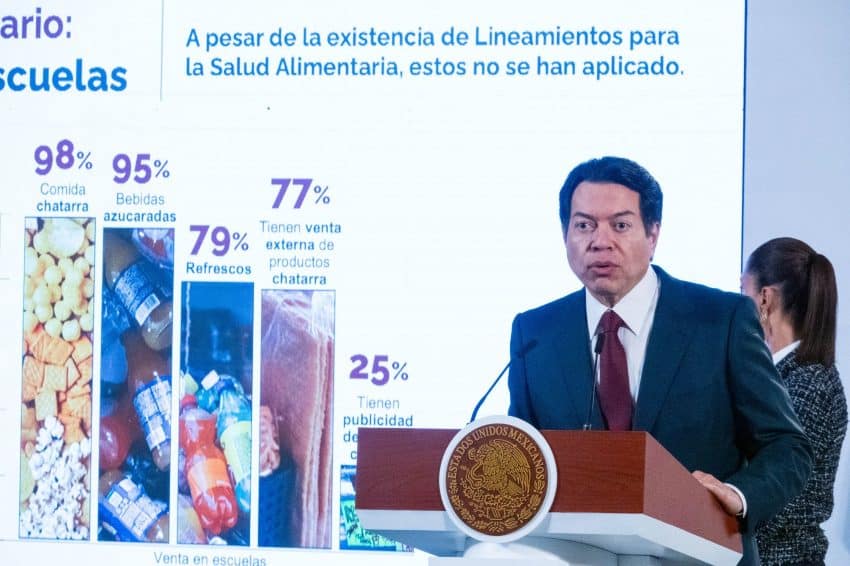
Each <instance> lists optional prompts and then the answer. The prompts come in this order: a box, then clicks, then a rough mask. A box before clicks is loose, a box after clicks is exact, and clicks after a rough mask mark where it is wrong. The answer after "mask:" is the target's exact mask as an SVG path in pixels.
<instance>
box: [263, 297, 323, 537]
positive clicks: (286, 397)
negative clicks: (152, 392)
mask: <svg viewBox="0 0 850 566" xmlns="http://www.w3.org/2000/svg"><path fill="white" fill-rule="evenodd" d="M334 316H335V311H334V293H333V291H309V290H297V291H288V290H264V291H263V292H262V334H261V338H260V343H261V348H262V356H261V358H262V367H261V371H260V383H261V385H260V403H261V408H260V411H261V419H262V420H261V421H260V436H261V438H260V467H261V469H260V470H259V476H260V481H259V484H260V485H259V490H260V494H259V495H260V499H259V501H260V509H259V517H258V520H259V522H258V525H259V526H258V530H259V533H258V534H259V543H260V546H281V547H302V548H330V546H331V532H332V522H331V518H332V517H331V511H332V509H331V508H332V505H331V503H332V502H331V462H332V457H333V453H332V449H331V438H332V435H331V423H332V416H333V415H332V412H333V411H332V403H333V376H334Z"/></svg>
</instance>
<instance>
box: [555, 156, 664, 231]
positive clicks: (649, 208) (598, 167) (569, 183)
mask: <svg viewBox="0 0 850 566" xmlns="http://www.w3.org/2000/svg"><path fill="white" fill-rule="evenodd" d="M584 181H588V182H590V183H617V184H618V185H623V186H624V187H627V188H629V189H631V190H633V191H635V192H636V193H637V194H638V196H639V197H640V215H641V218H642V219H643V227H644V230H646V232H647V233H649V229H650V228H651V227H652V226H653V225H655V224H657V223H660V222H661V206H662V201H663V195H662V194H661V187H660V186H659V185H658V181H656V180H655V178H654V177H653V176H652V175H650V174H649V171H647V170H646V169H644V168H643V167H641V166H640V165H638V164H637V163H635V162H634V161H632V160H630V159H625V158H623V157H611V156H607V157H600V158H599V159H591V160H589V161H585V162H584V163H581V164H579V165H577V166H576V167H575V169H573V170H572V171H570V174H569V175H567V180H566V181H564V186H563V187H561V193H560V195H559V200H560V215H561V226H562V228H563V229H564V230H566V229H567V227H568V226H569V222H570V214H571V210H570V209H571V206H572V200H573V193H574V192H575V190H576V187H578V186H579V185H580V184H581V183H583V182H584Z"/></svg>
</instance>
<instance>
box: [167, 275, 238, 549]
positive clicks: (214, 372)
mask: <svg viewBox="0 0 850 566" xmlns="http://www.w3.org/2000/svg"><path fill="white" fill-rule="evenodd" d="M253 316H254V286H253V284H250V283H220V282H186V283H184V284H183V287H182V309H181V317H182V318H181V320H182V326H181V332H180V349H181V354H180V366H181V372H182V375H181V379H180V416H179V429H180V463H179V466H180V467H179V471H178V478H179V479H178V492H179V493H178V502H179V505H180V507H179V509H178V511H177V528H178V533H177V542H178V543H189V544H229V545H245V546H247V545H248V544H249V542H250V522H251V453H252V442H251V427H252V422H253V421H252V407H251V398H252V367H253V363H252V354H251V352H252V341H253Z"/></svg>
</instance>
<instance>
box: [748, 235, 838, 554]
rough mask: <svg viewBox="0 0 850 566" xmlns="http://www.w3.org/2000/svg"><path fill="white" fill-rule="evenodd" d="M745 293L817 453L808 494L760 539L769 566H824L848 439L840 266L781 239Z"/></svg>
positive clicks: (758, 263)
mask: <svg viewBox="0 0 850 566" xmlns="http://www.w3.org/2000/svg"><path fill="white" fill-rule="evenodd" d="M741 289H742V290H743V292H744V293H745V294H746V295H747V296H749V297H750V298H751V299H752V300H753V301H754V302H755V304H756V308H757V310H758V313H759V320H760V321H761V326H762V328H763V329H764V334H765V339H766V340H767V345H768V347H769V348H770V351H771V352H772V353H773V362H774V363H775V364H776V369H777V370H778V371H779V375H780V376H781V378H782V381H783V382H784V384H785V386H786V387H787V388H788V394H789V395H790V397H791V402H792V404H793V405H794V409H795V411H796V412H797V416H798V417H799V419H800V422H801V424H802V425H803V428H804V429H805V432H806V435H807V436H808V437H809V441H810V442H811V445H812V448H813V450H814V455H815V461H814V469H813V471H812V475H811V477H810V478H809V481H808V483H807V484H806V487H805V488H804V490H803V492H802V493H801V494H800V495H799V496H798V497H797V498H796V499H794V500H792V501H791V502H790V503H789V504H788V505H787V506H786V507H785V509H783V510H782V511H781V512H780V513H779V514H778V515H776V516H775V517H774V518H773V519H772V520H770V521H768V522H767V523H765V524H763V525H762V526H760V527H759V529H758V531H757V533H756V539H757V541H758V548H759V554H760V555H761V562H762V564H823V563H824V556H825V555H826V549H827V545H828V542H827V539H826V535H825V534H824V532H823V529H821V527H820V524H821V523H822V522H823V521H825V520H826V519H827V518H829V516H830V514H831V513H832V506H833V493H832V488H833V483H834V482H835V472H836V469H837V468H838V458H839V455H840V452H841V443H842V441H843V440H844V434H845V433H846V431H847V401H846V399H845V397H844V389H843V387H842V385H841V380H840V379H839V376H838V370H837V369H836V367H835V328H836V319H837V308H838V288H837V285H836V282H835V272H834V270H833V268H832V264H831V263H830V262H829V260H828V259H827V258H826V257H824V256H823V255H821V254H819V253H817V252H816V251H815V250H813V249H812V248H811V247H810V246H809V245H808V244H806V243H805V242H801V241H800V240H796V239H794V238H776V239H774V240H770V241H768V242H766V243H764V244H762V245H761V246H759V247H758V248H757V249H756V250H755V251H754V252H753V253H752V254H751V255H750V257H749V258H748V259H747V263H746V265H745V267H744V274H743V275H742V276H741Z"/></svg>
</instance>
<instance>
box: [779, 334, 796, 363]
mask: <svg viewBox="0 0 850 566" xmlns="http://www.w3.org/2000/svg"><path fill="white" fill-rule="evenodd" d="M799 345H800V341H799V340H797V341H795V342H791V343H790V344H788V345H787V346H785V347H784V348H782V349H781V350H779V351H777V352H774V354H773V365H776V364H778V363H779V362H781V361H782V359H783V358H784V357H785V356H787V355H788V354H790V353H791V352H793V351H794V350H796V349H797V346H799Z"/></svg>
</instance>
